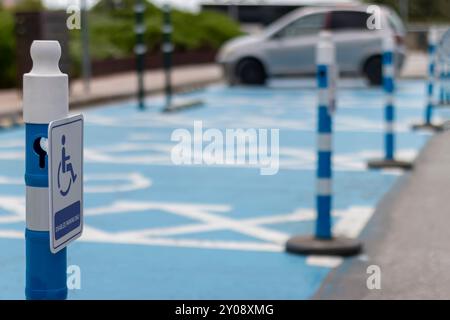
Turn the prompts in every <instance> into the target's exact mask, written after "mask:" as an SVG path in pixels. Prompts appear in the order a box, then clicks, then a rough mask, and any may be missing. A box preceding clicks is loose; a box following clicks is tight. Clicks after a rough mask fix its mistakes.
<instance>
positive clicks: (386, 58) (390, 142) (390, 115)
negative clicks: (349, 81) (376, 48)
mask: <svg viewBox="0 0 450 320" xmlns="http://www.w3.org/2000/svg"><path fill="white" fill-rule="evenodd" d="M382 72H383V92H384V97H385V101H384V126H385V129H384V158H383V159H381V160H370V161H369V162H368V167H369V168H370V169H384V168H399V169H406V170H407V169H411V168H412V164H411V163H410V162H406V161H400V160H396V159H395V101H394V94H395V89H396V88H395V87H396V83H395V73H396V70H395V42H394V37H393V35H392V34H390V33H387V34H386V35H385V37H384V38H383V57H382Z"/></svg>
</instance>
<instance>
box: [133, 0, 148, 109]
mask: <svg viewBox="0 0 450 320" xmlns="http://www.w3.org/2000/svg"><path fill="white" fill-rule="evenodd" d="M134 12H135V18H136V25H135V28H134V31H135V33H136V46H135V47H134V53H135V54H136V73H137V78H138V90H137V98H138V108H139V110H144V109H145V84H144V72H145V54H146V53H147V47H146V45H145V39H144V35H145V29H146V28H145V22H144V18H145V17H144V15H145V4H144V3H143V2H142V0H136V5H135V6H134Z"/></svg>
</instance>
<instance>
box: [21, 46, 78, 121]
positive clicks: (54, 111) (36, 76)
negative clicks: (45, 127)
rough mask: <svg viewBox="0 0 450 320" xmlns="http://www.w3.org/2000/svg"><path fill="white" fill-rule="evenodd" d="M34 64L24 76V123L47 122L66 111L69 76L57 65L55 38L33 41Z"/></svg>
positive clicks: (67, 111)
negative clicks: (53, 39) (52, 39)
mask: <svg viewBox="0 0 450 320" xmlns="http://www.w3.org/2000/svg"><path fill="white" fill-rule="evenodd" d="M30 53H31V58H32V59H33V68H32V69H31V71H30V72H29V73H26V74H24V76H23V119H24V122H25V123H35V124H47V123H49V122H51V121H53V120H57V119H62V118H65V117H67V115H68V113H69V80H68V77H67V74H64V73H62V72H61V70H60V69H59V59H60V57H61V46H60V45H59V42H58V41H41V40H36V41H33V44H32V45H31V49H30Z"/></svg>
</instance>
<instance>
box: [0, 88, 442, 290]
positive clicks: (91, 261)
mask: <svg viewBox="0 0 450 320" xmlns="http://www.w3.org/2000/svg"><path fill="white" fill-rule="evenodd" d="M314 86H315V82H314V80H312V81H311V84H310V85H309V88H310V89H296V90H293V89H285V88H242V87H236V88H225V87H222V86H213V87H210V88H208V89H206V90H204V91H199V92H196V93H191V94H187V95H183V96H184V97H189V98H191V97H192V98H201V99H203V100H204V101H205V103H206V106H205V107H203V108H197V109H192V110H187V111H184V112H182V113H177V114H171V115H166V114H164V115H163V114H161V113H158V112H157V110H158V109H159V107H160V106H161V104H162V101H163V99H162V98H153V99H149V100H148V101H147V105H148V109H147V110H146V111H144V112H138V111H137V110H136V104H135V102H126V103H120V104H115V105H108V106H105V107H102V108H96V109H91V110H88V111H87V112H86V113H85V117H86V128H85V137H86V139H85V142H86V148H85V199H84V205H85V226H86V229H85V233H84V236H83V237H82V240H83V239H84V241H77V242H76V243H74V244H73V245H71V246H70V247H69V248H68V249H67V257H68V265H73V264H74V265H78V266H79V267H80V268H81V272H82V274H81V290H69V299H94V298H97V299H99V298H100V299H102V298H104V299H107V298H111V299H118V298H129V299H152V298H153V299H206V298H210V299H220V298H223V299H227V298H229V299H232V298H234V299H252V298H253V299H270V298H272V299H307V298H310V297H311V296H312V295H314V293H315V292H316V291H317V290H318V288H319V287H320V285H321V283H322V282H323V280H324V279H325V277H326V276H327V275H328V273H329V272H330V270H331V269H330V268H329V267H326V266H318V265H315V264H311V263H310V261H308V259H307V258H305V257H300V256H293V255H288V254H285V253H284V252H282V251H276V250H271V249H273V248H276V247H277V241H276V240H273V239H272V238H268V237H267V234H266V233H264V232H262V233H261V234H259V233H252V232H250V231H249V230H247V229H245V230H242V229H241V227H242V226H244V227H245V226H248V225H252V226H254V227H258V228H261V229H262V230H263V231H264V230H265V231H270V232H272V234H273V233H276V234H281V235H287V236H289V235H293V234H304V235H308V234H313V233H314V228H315V223H314V220H311V219H308V218H305V219H297V218H295V217H297V216H299V215H300V216H301V215H302V212H303V211H306V212H314V211H315V207H316V202H315V201H316V197H315V193H316V163H315V157H316V138H317V133H316V120H315V119H317V92H316V90H312V89H311V88H313V87H314ZM397 86H398V88H397V92H396V111H397V113H396V123H397V129H398V130H397V134H396V136H397V141H398V149H397V152H398V153H399V154H400V155H399V156H401V155H402V153H404V154H410V153H414V152H417V151H418V150H420V149H421V148H422V146H423V145H424V144H425V142H426V141H427V140H428V138H429V135H427V134H424V133H413V132H411V131H409V125H410V124H411V123H413V122H414V121H415V120H417V119H419V118H420V116H421V113H422V108H423V103H424V101H425V99H426V96H425V92H424V90H423V88H424V82H423V81H399V82H398V84H397ZM183 96H182V97H183ZM179 97H180V96H179ZM383 104H384V94H383V92H382V90H376V89H370V88H363V87H359V88H355V87H351V88H344V89H342V90H339V91H338V109H337V111H336V114H335V118H334V130H335V135H334V161H335V168H334V169H335V171H334V172H333V181H334V186H333V189H334V196H333V207H334V208H335V209H336V212H344V213H345V212H347V211H348V210H358V208H374V207H375V205H376V204H377V202H378V201H379V200H380V198H381V197H382V196H383V195H384V194H385V193H386V192H387V191H388V190H389V188H391V187H392V186H393V184H394V183H395V181H396V180H397V178H398V176H397V175H393V174H390V173H386V172H378V171H366V170H365V164H366V160H367V159H368V158H372V156H373V154H372V153H375V155H376V154H379V153H380V150H382V145H381V144H382V143H383V142H382V141H380V139H379V136H380V134H381V133H382V132H383V131H384V126H383V121H382V119H383V112H384V110H383ZM449 116H450V113H449V112H448V111H447V110H445V109H443V110H436V117H442V118H443V119H446V118H448V117H449ZM197 120H202V121H203V125H204V127H205V128H218V129H219V130H224V129H225V128H233V127H234V128H279V129H280V162H281V165H280V171H279V172H278V174H276V175H274V176H261V175H260V171H259V169H258V168H252V167H248V166H242V167H223V166H199V165H196V166H174V165H172V164H171V161H170V150H171V148H172V147H173V146H174V145H175V144H176V143H175V142H171V141H170V137H171V134H172V132H173V130H174V129H178V128H185V129H187V130H189V131H192V130H193V121H197ZM24 134H25V133H24V130H23V129H14V130H9V131H4V132H2V133H1V139H2V141H4V143H3V144H2V146H0V164H1V165H0V261H2V269H1V271H2V277H1V280H0V298H2V299H5V298H9V299H11V298H15V299H23V298H24V294H23V287H24V283H25V279H24V265H25V256H24V249H23V247H24V239H23V231H22V230H23V227H24V221H23V215H21V214H20V212H21V210H22V209H21V208H22V207H21V204H22V205H23V204H24V191H23V179H22V178H21V175H22V172H23V166H24V163H23V162H24V147H23V141H24ZM22 213H24V212H22ZM286 216H290V217H291V219H286V218H285V217H286ZM305 217H307V215H305ZM211 218H212V219H213V220H212V221H211V220H208V219H211ZM218 218H220V219H225V220H220V221H222V222H223V221H225V222H226V226H225V227H224V224H225V223H222V224H220V223H219V224H218V225H217V224H215V221H217V220H215V219H218ZM342 219H343V217H342V216H341V215H337V216H333V217H332V222H333V224H336V223H339V222H342V221H343V220H342ZM148 231H151V233H150V234H149V235H148V236H146V237H143V238H139V239H146V241H147V242H145V241H142V242H140V243H131V241H129V239H130V238H127V234H130V233H131V234H132V235H134V236H133V237H134V238H133V237H132V239H138V236H137V234H138V233H139V232H148ZM127 239H128V240H127ZM211 244H212V245H214V246H215V247H214V246H209V247H208V245H211ZM246 245H247V246H248V247H247V248H246V249H244V246H246ZM217 246H222V247H220V248H218V247H217ZM224 246H228V249H225V248H224ZM279 247H281V245H279ZM255 248H259V249H260V250H259V251H258V250H256V249H255Z"/></svg>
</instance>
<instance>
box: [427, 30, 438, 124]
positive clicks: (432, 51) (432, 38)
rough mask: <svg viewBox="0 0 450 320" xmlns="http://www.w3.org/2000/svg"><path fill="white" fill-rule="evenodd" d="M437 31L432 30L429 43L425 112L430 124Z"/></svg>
mask: <svg viewBox="0 0 450 320" xmlns="http://www.w3.org/2000/svg"><path fill="white" fill-rule="evenodd" d="M436 43H437V36H436V30H435V29H431V31H430V36H429V43H428V55H429V59H430V60H429V66H428V84H427V107H426V111H425V123H426V124H430V123H431V120H432V116H433V109H434V83H435V81H436V73H435V72H436Z"/></svg>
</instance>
